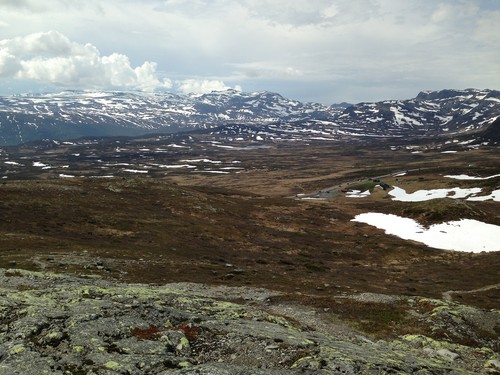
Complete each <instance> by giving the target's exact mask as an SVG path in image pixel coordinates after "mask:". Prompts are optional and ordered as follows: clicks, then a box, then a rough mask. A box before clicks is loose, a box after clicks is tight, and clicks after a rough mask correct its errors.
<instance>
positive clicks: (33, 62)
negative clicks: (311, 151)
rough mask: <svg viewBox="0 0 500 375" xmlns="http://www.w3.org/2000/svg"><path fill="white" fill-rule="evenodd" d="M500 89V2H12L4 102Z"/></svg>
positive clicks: (365, 96) (5, 21) (356, 96)
mask: <svg viewBox="0 0 500 375" xmlns="http://www.w3.org/2000/svg"><path fill="white" fill-rule="evenodd" d="M468 87H475V88H491V89H500V1H499V0H238V1H236V0H85V1H82V0H43V1H41V0H0V95H9V94H15V93H24V92H45V91H53V90H62V89H85V90H142V91H170V92H177V93H183V92H184V93H188V92H208V91H211V90H223V89H226V88H236V89H241V90H243V91H264V90H267V91H275V92H279V93H281V94H282V95H284V96H287V97H289V98H292V99H298V100H304V101H316V102H322V103H327V104H331V103H335V102H341V101H349V102H360V101H377V100H383V99H397V98H411V97H414V96H416V95H417V93H418V92H419V91H421V90H429V89H443V88H468Z"/></svg>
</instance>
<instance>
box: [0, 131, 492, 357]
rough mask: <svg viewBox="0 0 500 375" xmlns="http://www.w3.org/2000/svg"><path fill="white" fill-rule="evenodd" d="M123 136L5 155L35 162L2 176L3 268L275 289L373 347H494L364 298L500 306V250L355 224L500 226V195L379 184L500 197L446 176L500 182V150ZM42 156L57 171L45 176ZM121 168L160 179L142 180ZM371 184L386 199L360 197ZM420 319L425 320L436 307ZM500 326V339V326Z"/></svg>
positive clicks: (477, 183)
mask: <svg viewBox="0 0 500 375" xmlns="http://www.w3.org/2000/svg"><path fill="white" fill-rule="evenodd" d="M120 142H121V143H120V147H122V150H121V152H120V153H119V154H113V152H116V147H117V146H116V144H115V143H113V142H112V141H109V143H108V144H107V145H106V144H105V143H94V144H86V145H85V146H76V145H58V146H55V145H53V146H51V147H47V148H31V149H24V150H23V149H22V148H15V149H14V148H12V149H5V150H4V152H3V155H4V159H5V160H10V161H11V162H12V161H14V163H19V164H22V163H24V165H25V168H21V167H18V166H16V165H14V164H5V163H4V164H3V166H2V168H3V172H2V173H3V175H4V176H6V177H7V178H4V179H2V180H1V182H0V214H1V216H2V219H1V220H0V249H1V250H0V267H2V268H6V269H7V268H18V269H25V270H32V271H44V272H52V273H63V274H70V275H75V276H86V277H89V276H91V277H99V278H104V279H107V280H116V281H120V282H124V283H146V284H156V285H162V284H166V283H172V282H175V283H178V282H193V283H203V284H209V285H213V286H214V285H215V286H216V285H220V286H226V287H227V286H245V287H252V288H261V287H262V288H266V289H269V290H273V291H276V292H277V293H278V294H276V295H274V296H273V297H270V298H269V300H268V304H271V305H274V306H275V307H274V308H275V311H278V312H280V313H283V314H285V313H286V314H288V315H287V316H293V315H294V314H297V311H299V310H294V311H295V312H294V313H293V312H292V311H289V310H287V308H286V306H289V305H290V304H294V305H296V306H299V305H303V306H307V307H308V308H314V309H318V311H322V314H323V315H324V316H323V318H324V319H327V320H328V319H329V320H330V321H339V322H340V321H342V322H344V323H342V324H346V326H345V327H351V328H349V329H355V330H360V331H361V332H364V334H367V335H370V336H371V337H373V338H395V337H398V336H400V335H405V334H424V335H428V336H431V337H434V338H435V339H446V340H451V341H452V342H458V343H460V344H466V345H471V346H473V347H475V346H477V345H481V344H480V342H481V340H479V339H471V340H472V342H469V343H467V342H465V341H464V338H463V337H458V336H457V338H450V337H449V335H448V334H447V333H446V332H443V331H436V330H430V327H429V326H428V325H426V324H425V323H423V321H422V320H419V319H418V318H415V316H414V317H413V318H412V317H409V316H408V314H407V312H408V306H407V305H406V304H397V305H396V307H395V306H394V305H392V304H391V305H389V306H388V305H387V304H386V303H384V301H383V300H382V299H381V298H382V297H377V298H378V299H377V298H375V299H368V300H366V299H363V298H360V299H352V298H351V297H352V296H356V295H362V293H377V294H376V295H387V296H404V298H411V297H412V296H415V297H417V296H418V298H436V299H442V300H445V301H448V302H458V303H460V304H462V305H470V306H473V307H476V308H482V309H498V307H499V306H500V252H498V251H497V252H480V253H472V252H457V251H449V250H439V249H433V248H430V247H428V246H425V245H424V244H421V243H417V242H412V241H407V240H403V239H400V238H398V237H395V236H390V235H387V234H385V233H384V232H383V231H382V230H380V229H377V228H375V227H372V226H369V225H366V224H362V223H357V222H353V221H351V220H352V219H353V218H354V217H355V216H356V215H358V214H360V213H365V212H380V213H391V214H397V215H401V216H405V217H410V218H413V219H415V220H417V221H418V222H419V223H421V224H423V225H431V224H435V223H441V222H443V221H448V220H457V219H461V218H469V219H475V220H479V221H482V222H485V223H490V224H495V225H500V216H499V215H498V205H499V204H500V203H498V202H496V201H492V200H489V201H483V202H481V201H477V202H475V201H467V200H464V199H450V198H444V199H434V200H431V201H424V202H398V201H394V200H392V199H391V197H390V196H389V194H388V192H389V191H390V189H387V190H384V189H382V188H379V187H375V185H377V184H379V183H381V182H383V183H386V184H388V185H389V186H391V187H392V186H394V185H397V186H399V187H402V188H404V189H405V190H406V191H408V192H412V191H416V190H419V189H435V188H454V187H462V188H471V187H480V188H482V189H483V193H482V194H483V195H487V194H489V193H491V192H492V191H494V190H497V189H498V188H499V184H500V178H499V177H497V178H492V179H488V180H473V181H467V180H465V181H464V180H453V179H450V178H446V177H444V176H445V175H459V174H468V175H474V176H491V175H495V174H498V173H500V170H499V167H498V166H499V164H498V148H495V147H482V148H480V149H475V150H474V149H473V150H467V149H463V150H457V151H458V152H455V153H443V152H442V151H443V149H437V148H433V147H431V146H433V145H432V144H431V143H430V142H428V143H421V144H419V145H412V146H411V147H410V145H403V146H401V145H398V144H397V143H395V142H392V143H390V142H388V141H383V140H381V141H380V142H376V143H374V142H370V143H362V142H354V143H338V144H337V143H330V142H329V143H322V142H317V143H311V144H308V145H304V144H294V143H281V144H268V145H266V147H262V148H254V147H252V148H245V149H243V150H242V149H231V148H223V147H208V146H206V145H205V144H204V143H202V142H198V143H196V144H194V143H193V144H191V145H190V147H186V148H178V149H173V148H171V149H169V148H168V144H171V142H172V139H166V140H165V139H163V140H162V139H154V138H153V139H149V138H148V139H143V140H141V141H131V140H121V141H120ZM429 145H431V146H429ZM243 146H244V147H248V146H249V145H243ZM78 147H80V148H81V149H78ZM145 148H147V149H149V150H154V149H155V148H161V149H168V150H169V151H168V152H165V153H163V154H161V155H159V156H156V157H155V156H154V155H149V154H148V153H147V152H144V151H142V152H141V151H139V149H143V150H144V149H145ZM415 149H417V150H421V151H422V152H419V153H415V152H414V150H415ZM32 150H36V151H32ZM84 152H86V153H87V154H88V155H91V156H92V155H95V157H94V156H92V157H91V158H89V159H86V161H85V160H84V161H82V160H80V159H76V157H72V156H71V155H72V154H73V155H74V154H82V153H84ZM145 155H146V156H145ZM96 158H99V159H100V160H101V162H102V161H103V162H109V161H111V160H114V161H113V163H114V167H113V166H108V167H107V169H106V170H103V169H102V168H100V167H99V166H98V164H94V163H95V162H94V161H93V160H95V159H96ZM33 160H39V162H41V163H45V165H51V166H52V167H51V168H47V169H41V168H39V167H37V166H36V165H33ZM89 160H90V161H89ZM182 160H191V161H190V162H189V161H187V162H184V163H186V164H189V163H191V164H197V163H198V168H197V170H196V171H194V170H193V168H191V169H188V168H175V169H168V168H161V167H156V168H154V167H150V168H146V167H145V166H146V165H147V164H148V163H149V164H150V165H151V163H152V161H155V162H156V163H163V164H167V163H170V164H171V165H173V164H176V163H177V164H179V163H181V162H182ZM193 160H205V162H199V161H198V162H195V161H193ZM206 160H210V161H212V163H209V162H207V161H206ZM213 161H220V163H219V164H216V163H213ZM118 163H124V164H127V168H129V169H132V170H134V168H135V170H139V169H142V170H148V173H147V174H139V173H132V172H128V173H127V172H126V171H124V170H123V166H122V167H121V169H120V168H119V167H118ZM200 163H202V164H203V165H201V166H200ZM66 164H68V165H69V167H68V166H64V167H60V166H62V165H66ZM221 165H223V166H228V165H233V166H235V168H236V167H237V168H238V169H235V168H234V169H229V168H227V169H220V168H223V167H221ZM58 166H59V167H58ZM217 167H219V169H217ZM214 171H219V172H225V173H213V172H214ZM62 174H65V175H63V176H61V175H62ZM69 175H71V176H73V177H71V178H69ZM99 175H100V178H99V177H96V176H99ZM111 175H112V177H111ZM92 176H93V177H92ZM103 177H106V178H103ZM365 189H366V190H371V191H372V194H371V195H369V196H367V197H364V198H351V197H348V196H347V195H346V192H347V191H351V190H365ZM306 198H316V199H306ZM318 198H319V199H318ZM471 235H474V234H473V233H471ZM347 296H350V297H349V298H348V299H346V297H347ZM233 300H234V301H236V302H238V301H239V302H244V298H241V301H240V300H238V299H233ZM283 306H285V307H283ZM432 307H433V308H434V307H435V306H432ZM268 308H270V309H272V307H268ZM297 308H298V307H297ZM419 309H422V311H420V310H419V311H418V313H422V314H423V313H425V312H426V310H425V306H424V305H421V306H420V307H419ZM417 310H418V309H417ZM431 310H432V309H431ZM287 311H288V312H287ZM338 327H340V326H338ZM345 329H346V330H347V331H346V332H349V329H348V328H345ZM494 329H496V331H493V332H497V333H498V332H499V331H498V330H499V329H500V327H496V328H494ZM490 335H491V334H490ZM474 340H475V341H474ZM485 340H493V341H488V342H489V343H490V344H489V345H490V347H491V348H492V349H493V350H496V351H498V346H497V345H498V342H497V341H498V340H496V341H495V340H494V338H493V337H490V336H488V337H485Z"/></svg>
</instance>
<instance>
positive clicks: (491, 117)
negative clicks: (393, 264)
mask: <svg viewBox="0 0 500 375" xmlns="http://www.w3.org/2000/svg"><path fill="white" fill-rule="evenodd" d="M499 116H500V92H499V91H493V90H475V89H467V90H443V91H428V92H421V93H420V94H419V95H418V96H417V97H416V98H414V99H409V100H387V101H381V102H377V103H359V104H355V105H349V104H346V103H343V104H341V105H338V104H337V105H331V106H327V105H323V104H317V103H304V102H299V101H296V100H290V99H287V98H284V97H283V96H281V95H279V94H276V93H270V92H260V93H244V92H239V91H235V90H228V91H223V92H212V93H210V94H203V95H194V94H191V95H175V94H141V93H128V92H75V91H68V92H62V93H59V94H46V95H22V96H8V97H0V145H8V144H18V143H23V142H28V141H33V140H37V139H44V138H51V139H60V140H68V139H74V138H78V137H82V136H123V135H139V134H145V133H174V132H179V131H186V130H196V129H203V130H210V129H214V131H219V132H224V131H229V132H230V133H233V134H238V133H240V132H241V131H248V129H249V128H248V126H250V127H251V128H252V129H257V130H258V129H261V130H262V132H263V134H264V135H266V134H273V133H276V132H279V133H284V134H288V135H291V137H293V138H300V137H301V136H302V135H307V136H309V137H313V136H314V137H316V138H320V139H335V138H336V137H339V136H346V135H347V136H383V137H394V136H408V137H412V136H429V135H438V134H443V133H445V134H446V133H448V134H455V133H464V132H479V131H484V130H485V129H486V128H487V127H488V126H489V125H490V124H492V123H493V122H494V121H495V119H496V118H498V117H499ZM228 127H229V128H228ZM238 127H241V128H238ZM243 127H246V128H243ZM238 129H240V130H238ZM242 129H246V130H242ZM252 131H253V130H252Z"/></svg>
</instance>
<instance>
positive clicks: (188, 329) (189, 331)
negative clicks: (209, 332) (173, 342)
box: [174, 325, 201, 342]
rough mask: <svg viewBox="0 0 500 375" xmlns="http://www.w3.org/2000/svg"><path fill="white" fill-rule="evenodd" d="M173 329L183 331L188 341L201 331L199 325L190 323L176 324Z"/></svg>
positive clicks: (192, 339) (196, 336) (194, 338)
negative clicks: (193, 325)
mask: <svg viewBox="0 0 500 375" xmlns="http://www.w3.org/2000/svg"><path fill="white" fill-rule="evenodd" d="M174 329H176V330H179V331H182V332H184V335H185V336H186V338H187V339H188V341H189V342H193V341H195V340H196V339H197V338H198V336H199V335H200V333H201V328H200V327H192V326H191V325H183V326H177V327H175V328H174Z"/></svg>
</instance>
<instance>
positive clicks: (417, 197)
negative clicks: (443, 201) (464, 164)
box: [389, 186, 481, 202]
mask: <svg viewBox="0 0 500 375" xmlns="http://www.w3.org/2000/svg"><path fill="white" fill-rule="evenodd" d="M480 192H481V188H470V189H461V188H452V189H431V190H417V191H416V192H414V193H407V192H406V191H405V190H404V189H401V188H400V187H397V186H394V189H392V190H391V191H390V192H389V195H391V196H392V197H394V198H393V200H395V201H401V202H423V201H428V200H431V199H436V198H453V199H464V198H467V197H469V196H471V195H475V194H479V193H480Z"/></svg>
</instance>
